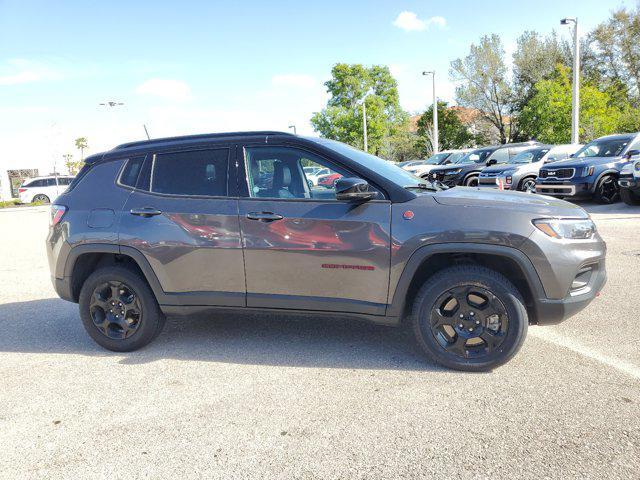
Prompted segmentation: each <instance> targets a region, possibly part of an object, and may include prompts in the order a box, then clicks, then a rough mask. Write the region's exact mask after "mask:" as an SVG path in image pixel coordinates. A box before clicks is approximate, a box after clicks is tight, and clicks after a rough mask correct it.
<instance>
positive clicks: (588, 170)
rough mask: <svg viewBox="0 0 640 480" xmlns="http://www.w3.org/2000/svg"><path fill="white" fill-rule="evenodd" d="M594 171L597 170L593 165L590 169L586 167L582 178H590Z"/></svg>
mask: <svg viewBox="0 0 640 480" xmlns="http://www.w3.org/2000/svg"><path fill="white" fill-rule="evenodd" d="M594 169H595V167H594V166H593V165H589V166H588V167H584V168H583V169H582V176H583V177H590V176H591V175H593V171H594Z"/></svg>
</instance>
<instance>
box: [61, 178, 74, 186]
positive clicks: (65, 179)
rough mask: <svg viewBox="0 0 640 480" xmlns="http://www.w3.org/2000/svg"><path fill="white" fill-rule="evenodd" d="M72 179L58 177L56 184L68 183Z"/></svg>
mask: <svg viewBox="0 0 640 480" xmlns="http://www.w3.org/2000/svg"><path fill="white" fill-rule="evenodd" d="M71 180H73V178H72V177H58V185H69V184H70V183H71Z"/></svg>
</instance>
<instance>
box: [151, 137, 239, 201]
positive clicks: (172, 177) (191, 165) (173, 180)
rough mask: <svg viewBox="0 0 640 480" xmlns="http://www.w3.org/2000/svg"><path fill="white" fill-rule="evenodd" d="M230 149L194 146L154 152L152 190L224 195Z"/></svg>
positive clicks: (174, 193) (184, 193)
mask: <svg viewBox="0 0 640 480" xmlns="http://www.w3.org/2000/svg"><path fill="white" fill-rule="evenodd" d="M228 164H229V151H228V149H226V148H221V149H216V150H197V151H188V152H172V153H159V154H156V155H155V156H154V159H153V170H152V172H151V191H152V192H154V193H163V194H167V195H188V196H193V195H195V196H210V197H223V196H226V195H227V170H228Z"/></svg>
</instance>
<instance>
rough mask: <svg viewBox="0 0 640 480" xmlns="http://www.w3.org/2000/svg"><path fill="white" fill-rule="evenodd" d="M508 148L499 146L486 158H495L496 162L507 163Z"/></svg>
mask: <svg viewBox="0 0 640 480" xmlns="http://www.w3.org/2000/svg"><path fill="white" fill-rule="evenodd" d="M509 158H510V157H509V149H507V148H499V149H498V150H496V151H495V152H493V155H491V157H489V158H488V159H487V160H495V161H496V163H507V162H508V161H509Z"/></svg>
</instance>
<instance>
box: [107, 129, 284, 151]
mask: <svg viewBox="0 0 640 480" xmlns="http://www.w3.org/2000/svg"><path fill="white" fill-rule="evenodd" d="M269 135H289V136H293V134H291V133H288V132H277V131H271V130H262V131H255V132H225V133H201V134H198V135H183V136H179V137H164V138H152V139H150V140H139V141H137V142H127V143H122V144H120V145H118V146H117V147H115V148H114V150H123V149H125V148H133V147H146V146H149V145H158V144H166V143H174V142H183V141H189V140H215V139H218V138H229V137H263V136H269Z"/></svg>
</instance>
